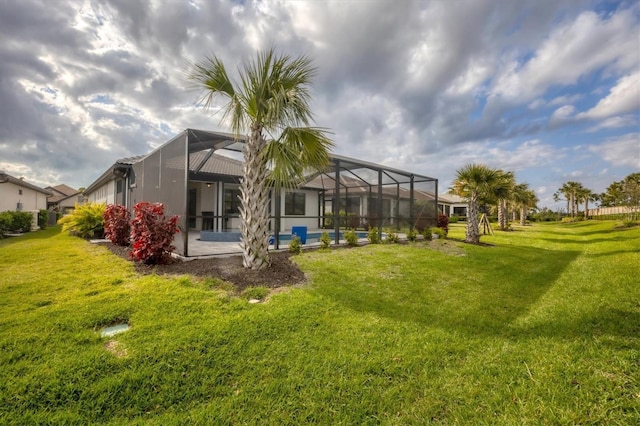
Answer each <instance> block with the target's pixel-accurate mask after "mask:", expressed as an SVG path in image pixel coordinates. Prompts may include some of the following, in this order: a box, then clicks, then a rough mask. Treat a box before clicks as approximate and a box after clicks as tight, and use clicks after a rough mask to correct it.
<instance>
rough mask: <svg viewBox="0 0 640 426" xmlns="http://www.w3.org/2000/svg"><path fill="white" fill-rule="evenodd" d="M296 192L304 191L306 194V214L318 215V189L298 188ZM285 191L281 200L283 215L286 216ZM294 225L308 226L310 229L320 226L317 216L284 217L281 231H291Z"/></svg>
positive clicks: (281, 221) (281, 222)
mask: <svg viewBox="0 0 640 426" xmlns="http://www.w3.org/2000/svg"><path fill="white" fill-rule="evenodd" d="M294 192H304V193H305V194H306V195H305V207H304V212H305V216H317V215H318V196H319V193H318V191H315V190H305V189H298V190H295V191H294ZM284 204H285V193H284V191H283V193H282V197H281V201H280V212H281V213H282V216H285V209H284ZM292 226H306V227H307V228H309V229H317V228H318V219H317V218H316V217H312V218H310V217H299V218H297V217H283V218H282V219H281V220H280V227H281V228H280V231H281V232H289V231H291V227H292Z"/></svg>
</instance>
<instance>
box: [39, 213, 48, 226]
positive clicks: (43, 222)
mask: <svg viewBox="0 0 640 426" xmlns="http://www.w3.org/2000/svg"><path fill="white" fill-rule="evenodd" d="M48 224H49V210H45V209H42V210H40V211H39V212H38V226H39V227H40V229H47V225H48Z"/></svg>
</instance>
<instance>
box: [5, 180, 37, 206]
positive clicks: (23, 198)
mask: <svg viewBox="0 0 640 426" xmlns="http://www.w3.org/2000/svg"><path fill="white" fill-rule="evenodd" d="M20 190H22V194H20ZM18 203H21V204H22V208H21V210H22V211H34V210H44V209H46V208H47V195H46V194H44V193H42V192H38V191H35V190H33V189H31V188H25V187H22V186H20V185H16V184H14V183H12V182H5V183H0V211H2V212H3V211H7V210H10V211H16V210H17V209H18V208H17V207H18Z"/></svg>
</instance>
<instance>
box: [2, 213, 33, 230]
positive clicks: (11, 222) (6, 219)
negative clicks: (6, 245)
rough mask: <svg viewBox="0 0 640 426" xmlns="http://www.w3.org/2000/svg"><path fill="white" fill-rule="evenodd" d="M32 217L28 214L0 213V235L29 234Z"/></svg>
mask: <svg viewBox="0 0 640 426" xmlns="http://www.w3.org/2000/svg"><path fill="white" fill-rule="evenodd" d="M32 221H33V215H32V214H31V213H29V212H14V211H6V212H2V213H0V234H2V235H4V234H6V233H8V232H29V231H31V222H32Z"/></svg>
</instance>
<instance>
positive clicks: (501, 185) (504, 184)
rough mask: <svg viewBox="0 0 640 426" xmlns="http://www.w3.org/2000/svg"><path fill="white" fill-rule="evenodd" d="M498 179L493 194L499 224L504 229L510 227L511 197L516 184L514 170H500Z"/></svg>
mask: <svg viewBox="0 0 640 426" xmlns="http://www.w3.org/2000/svg"><path fill="white" fill-rule="evenodd" d="M498 172H499V176H498V181H497V182H496V184H495V185H494V187H493V191H492V192H493V194H492V195H493V196H494V197H495V199H496V203H497V206H498V225H500V229H501V230H502V231H506V230H507V229H509V212H508V205H509V198H511V196H512V192H513V187H514V186H515V184H516V180H515V175H514V173H513V172H505V171H503V170H499V171H498Z"/></svg>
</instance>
